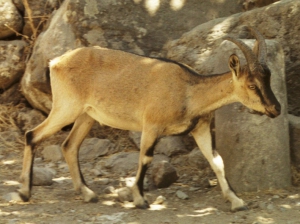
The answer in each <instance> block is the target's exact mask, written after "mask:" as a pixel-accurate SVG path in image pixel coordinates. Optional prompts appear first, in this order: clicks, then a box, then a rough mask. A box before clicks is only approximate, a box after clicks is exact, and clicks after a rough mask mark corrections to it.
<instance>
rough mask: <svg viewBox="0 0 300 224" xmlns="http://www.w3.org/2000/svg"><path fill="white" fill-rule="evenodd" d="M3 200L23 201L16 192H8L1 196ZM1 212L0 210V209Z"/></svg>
mask: <svg viewBox="0 0 300 224" xmlns="http://www.w3.org/2000/svg"><path fill="white" fill-rule="evenodd" d="M2 198H3V199H4V200H5V201H8V202H9V201H23V200H22V198H21V197H20V195H19V194H18V193H17V192H10V193H7V194H5V195H3V196H2ZM0 212H1V211H0Z"/></svg>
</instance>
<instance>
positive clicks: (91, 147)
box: [79, 138, 115, 161]
mask: <svg viewBox="0 0 300 224" xmlns="http://www.w3.org/2000/svg"><path fill="white" fill-rule="evenodd" d="M114 150H115V145H114V144H113V143H112V142H111V141H109V140H108V139H99V138H88V139H85V140H84V141H83V143H82V145H81V146H80V151H79V160H80V161H88V160H91V159H92V160H95V159H97V157H100V156H105V155H109V154H111V153H112V152H114Z"/></svg>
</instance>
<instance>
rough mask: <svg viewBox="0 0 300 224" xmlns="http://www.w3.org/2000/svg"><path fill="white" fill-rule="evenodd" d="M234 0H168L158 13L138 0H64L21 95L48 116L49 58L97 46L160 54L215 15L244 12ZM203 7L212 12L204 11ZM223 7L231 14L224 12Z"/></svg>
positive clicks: (33, 59) (29, 66)
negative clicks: (176, 0)
mask: <svg viewBox="0 0 300 224" xmlns="http://www.w3.org/2000/svg"><path fill="white" fill-rule="evenodd" d="M235 1H236V0H227V1H226V2H224V3H223V4H214V3H212V2H207V3H204V2H199V1H198V0H189V1H186V2H185V4H184V5H183V4H182V5H180V4H179V5H176V4H175V3H173V1H171V3H169V1H168V2H167V1H165V2H161V4H159V7H158V8H156V9H155V10H149V7H147V4H138V3H137V2H134V1H130V2H128V1H105V2H104V1H95V0H89V1H83V0H82V1H79V0H67V1H63V3H62V4H61V6H60V8H59V9H58V10H57V11H55V12H54V13H53V16H52V17H51V19H50V20H51V21H49V26H48V28H47V30H45V31H44V32H42V33H41V34H40V35H39V36H38V38H37V40H36V42H35V47H34V49H33V53H32V56H31V58H30V60H29V63H28V64H27V67H26V71H25V74H24V76H23V79H22V91H23V93H24V95H25V97H26V98H27V100H28V101H29V102H30V103H31V105H32V106H33V107H35V108H38V109H40V110H42V111H44V112H45V113H49V111H50V109H51V105H52V104H51V100H52V99H51V90H50V85H49V70H48V62H49V60H51V59H53V58H55V57H57V56H60V55H61V54H63V53H64V52H66V51H68V50H70V49H74V48H78V47H82V46H94V45H99V46H102V47H109V48H113V49H119V50H125V51H130V52H133V53H136V54H141V55H151V56H159V55H160V52H161V49H162V47H163V45H164V44H165V43H166V42H167V41H169V40H171V39H174V38H177V37H179V36H180V35H181V34H182V33H183V32H186V31H188V30H190V29H191V28H193V27H194V26H196V25H198V24H200V23H202V22H205V21H208V20H210V19H212V18H213V17H221V16H226V15H229V14H231V13H232V12H239V11H240V7H239V5H238V4H233V3H235ZM41 2H44V0H43V1H41ZM51 2H53V1H51ZM59 2H62V1H59ZM34 4H39V3H34ZM202 4H206V7H207V8H209V9H210V10H208V9H207V10H204V9H203V11H201V12H200V13H199V8H201V6H202ZM224 5H226V7H227V8H228V10H224ZM183 6H184V7H183ZM216 8H218V9H222V10H219V11H220V13H216ZM158 9H159V10H158ZM174 10H175V11H174ZM178 10H179V11H180V12H179V11H178ZM177 11H178V12H177ZM212 11H213V13H212ZM132 12H134V13H132ZM154 14H155V16H152V15H154ZM183 17H184V19H183Z"/></svg>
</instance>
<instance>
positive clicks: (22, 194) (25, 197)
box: [16, 189, 30, 202]
mask: <svg viewBox="0 0 300 224" xmlns="http://www.w3.org/2000/svg"><path fill="white" fill-rule="evenodd" d="M16 193H17V194H18V195H19V197H20V201H23V202H28V201H29V199H30V194H29V193H28V192H27V193H25V192H22V190H21V189H19V190H17V192H16Z"/></svg>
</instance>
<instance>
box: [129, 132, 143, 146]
mask: <svg viewBox="0 0 300 224" xmlns="http://www.w3.org/2000/svg"><path fill="white" fill-rule="evenodd" d="M141 136H142V133H141V132H137V131H129V138H131V140H132V141H133V142H134V144H135V145H136V147H137V148H138V149H139V148H140V145H141Z"/></svg>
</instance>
